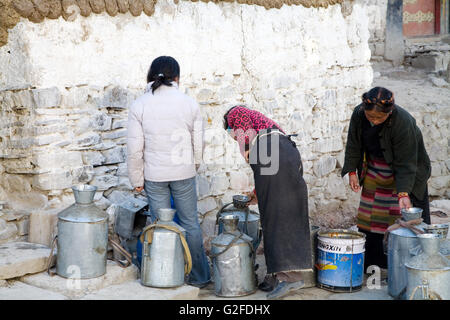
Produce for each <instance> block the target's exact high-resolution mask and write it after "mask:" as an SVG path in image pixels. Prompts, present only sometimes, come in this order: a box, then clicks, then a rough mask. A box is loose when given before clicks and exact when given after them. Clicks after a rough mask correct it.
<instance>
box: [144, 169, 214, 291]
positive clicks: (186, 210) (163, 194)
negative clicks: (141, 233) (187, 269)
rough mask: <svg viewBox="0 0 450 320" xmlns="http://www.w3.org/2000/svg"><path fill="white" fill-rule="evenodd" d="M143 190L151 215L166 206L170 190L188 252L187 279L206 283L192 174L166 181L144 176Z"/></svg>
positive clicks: (209, 275)
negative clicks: (147, 178) (190, 262)
mask: <svg viewBox="0 0 450 320" xmlns="http://www.w3.org/2000/svg"><path fill="white" fill-rule="evenodd" d="M144 190H145V193H146V195H147V198H148V203H149V207H150V212H151V214H152V215H153V216H155V214H156V212H157V210H158V209H160V208H170V194H171V193H172V197H173V201H174V203H175V208H176V210H177V216H178V219H179V221H180V226H181V227H183V228H184V229H186V241H187V243H188V246H189V251H190V252H191V256H192V271H191V273H190V274H189V276H188V279H187V282H188V283H189V284H194V285H203V284H205V283H208V282H209V281H210V280H211V274H210V270H209V264H208V259H207V257H206V253H205V250H204V248H203V237H202V229H201V228H200V224H199V222H198V216H197V190H196V187H195V177H193V178H189V179H185V180H179V181H167V182H153V181H147V180H146V181H145V183H144Z"/></svg>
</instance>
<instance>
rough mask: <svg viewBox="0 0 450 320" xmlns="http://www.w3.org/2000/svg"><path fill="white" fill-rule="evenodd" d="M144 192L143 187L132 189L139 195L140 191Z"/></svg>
mask: <svg viewBox="0 0 450 320" xmlns="http://www.w3.org/2000/svg"><path fill="white" fill-rule="evenodd" d="M142 190H144V187H136V188H134V191H136V192H139V193H141V191H142Z"/></svg>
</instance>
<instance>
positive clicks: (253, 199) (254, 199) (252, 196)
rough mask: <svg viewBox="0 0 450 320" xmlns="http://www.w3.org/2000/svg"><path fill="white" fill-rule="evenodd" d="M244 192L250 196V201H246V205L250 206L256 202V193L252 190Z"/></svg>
mask: <svg viewBox="0 0 450 320" xmlns="http://www.w3.org/2000/svg"><path fill="white" fill-rule="evenodd" d="M244 194H245V195H246V196H247V197H249V198H250V201H249V202H248V203H247V206H252V205H255V204H258V198H257V197H256V194H255V193H254V192H253V191H252V192H246V193H244Z"/></svg>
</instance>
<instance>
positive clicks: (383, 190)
mask: <svg viewBox="0 0 450 320" xmlns="http://www.w3.org/2000/svg"><path fill="white" fill-rule="evenodd" d="M347 173H348V174H349V183H350V187H351V189H352V190H353V191H354V192H358V191H359V190H360V188H361V185H362V193H361V201H360V205H359V209H358V216H357V225H358V228H359V229H360V231H362V232H364V233H365V234H366V254H365V267H367V266H370V265H377V266H379V267H381V268H386V267H387V259H386V255H385V254H384V250H383V243H382V239H383V235H384V233H385V232H386V230H387V228H388V227H389V226H390V225H392V224H394V223H395V221H396V220H397V219H398V218H400V217H401V214H400V210H401V209H403V208H410V207H412V206H414V207H419V208H422V209H423V213H422V218H423V220H424V222H425V223H428V224H429V223H430V209H429V200H428V190H427V180H428V178H429V177H430V175H431V164H430V159H429V157H428V154H427V151H426V150H425V146H424V143H423V138H422V133H421V131H420V129H419V128H418V127H417V125H416V120H415V119H414V118H413V117H412V116H411V115H410V114H409V113H408V112H407V111H406V110H405V109H403V108H401V107H400V106H398V105H396V104H395V101H394V94H393V93H392V92H391V91H389V90H387V89H385V88H382V87H375V88H373V89H371V90H370V91H369V92H366V93H364V94H363V96H362V103H361V104H360V105H358V106H357V107H356V108H355V109H354V111H353V114H352V117H351V119H350V127H349V130H348V137H347V146H346V149H345V161H344V167H343V169H342V176H344V175H345V174H347Z"/></svg>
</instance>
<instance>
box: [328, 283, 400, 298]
mask: <svg viewBox="0 0 450 320" xmlns="http://www.w3.org/2000/svg"><path fill="white" fill-rule="evenodd" d="M328 299H329V300H394V299H393V298H392V297H391V296H390V295H389V294H388V287H387V286H381V288H380V289H369V288H368V287H363V288H362V289H361V290H360V291H356V292H351V293H350V292H349V293H333V294H332V295H330V296H329V297H328Z"/></svg>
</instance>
